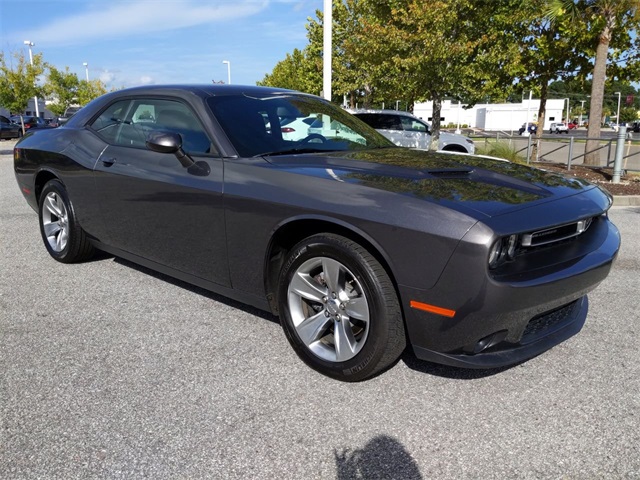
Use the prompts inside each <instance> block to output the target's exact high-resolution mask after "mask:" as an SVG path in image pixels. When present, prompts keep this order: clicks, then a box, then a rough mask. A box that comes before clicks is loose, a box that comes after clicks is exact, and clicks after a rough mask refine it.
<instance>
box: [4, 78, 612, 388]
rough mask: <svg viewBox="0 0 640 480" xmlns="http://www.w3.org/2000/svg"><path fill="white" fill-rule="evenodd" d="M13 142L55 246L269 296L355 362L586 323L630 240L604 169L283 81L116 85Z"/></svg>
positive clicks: (511, 355)
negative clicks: (525, 154)
mask: <svg viewBox="0 0 640 480" xmlns="http://www.w3.org/2000/svg"><path fill="white" fill-rule="evenodd" d="M149 115H151V116H152V117H153V119H154V120H153V121H150V120H149V119H148V118H147V117H148V116H149ZM283 117H286V118H294V117H295V118H298V119H304V118H315V119H318V120H321V122H320V123H319V125H318V126H317V127H314V129H313V132H309V133H308V135H307V136H306V137H304V138H300V139H296V140H287V139H285V138H284V137H283V132H282V131H281V129H280V128H269V125H279V124H280V119H281V118H283ZM323 132H324V133H326V134H327V135H324V134H323ZM14 159H15V160H14V161H15V173H16V178H17V181H18V185H19V188H20V191H21V192H22V193H23V195H24V196H25V198H26V200H27V202H28V203H29V205H30V206H31V207H32V208H33V209H34V210H36V211H37V212H38V218H39V222H40V231H41V233H42V237H43V241H44V245H45V247H46V249H47V250H48V252H49V254H50V255H51V256H52V257H53V258H54V259H56V260H58V261H60V262H64V263H71V262H78V261H81V260H86V259H88V258H89V257H91V255H92V254H93V253H94V251H95V250H96V249H99V250H104V251H105V252H109V253H111V254H113V255H117V256H120V257H123V258H125V259H129V260H131V261H133V262H137V263H139V264H141V265H144V266H146V267H149V268H152V269H155V270H157V271H160V272H163V273H165V274H168V275H171V276H174V277H176V278H179V279H182V280H185V281H188V282H191V283H193V284H195V285H198V286H201V287H204V288H207V289H209V290H212V291H214V292H218V293H221V294H223V295H226V296H228V297H231V298H234V299H237V300H240V301H242V302H245V303H248V304H251V305H254V306H256V307H259V308H261V309H264V310H267V311H270V312H272V313H273V314H275V315H278V316H279V317H280V321H281V324H282V326H283V329H284V332H285V334H286V336H287V338H288V339H289V341H290V343H291V345H292V346H293V348H294V349H295V351H296V352H297V353H298V355H299V356H300V357H301V358H302V359H303V360H304V361H305V362H306V363H307V364H308V365H310V366H311V367H313V368H315V369H316V370H318V371H320V372H322V373H324V374H326V375H329V376H331V377H334V378H338V379H341V380H349V381H355V380H362V379H365V378H367V377H370V376H372V375H375V374H376V373H377V372H380V371H382V370H383V369H385V368H386V367H388V366H390V365H392V364H393V363H394V362H395V361H396V359H397V358H398V357H399V356H400V354H401V353H402V351H403V350H404V348H405V345H406V342H407V341H408V342H409V343H410V344H411V346H412V348H413V351H414V352H415V354H416V355H417V356H418V357H419V358H421V359H425V360H430V361H434V362H439V363H443V364H447V365H454V366H460V367H478V368H490V367H499V366H505V365H511V364H514V363H516V362H521V361H523V360H526V359H528V358H530V357H532V356H535V355H538V354H540V353H542V352H543V351H545V350H547V349H549V348H550V347H552V346H554V345H556V344H558V343H560V342H562V341H563V340H565V339H567V338H569V337H570V336H572V335H574V334H576V333H577V332H578V331H579V330H580V329H581V328H582V326H583V324H584V322H585V318H586V315H587V297H586V294H587V293H588V292H589V291H590V290H592V289H593V288H595V287H596V286H597V285H598V284H599V283H600V282H601V281H602V280H604V278H605V277H606V276H607V274H608V272H609V270H610V268H611V265H612V263H613V260H614V258H615V257H616V254H617V252H618V249H619V245H620V237H619V233H618V231H617V229H616V228H615V226H614V225H613V224H612V223H611V222H610V221H609V218H608V216H607V211H608V209H609V207H610V206H611V203H612V199H611V197H610V196H609V195H608V194H607V193H605V192H604V191H603V190H601V189H600V188H598V187H596V186H594V185H591V184H589V183H586V182H584V181H582V180H578V179H569V178H565V177H562V176H557V175H554V174H551V173H548V172H544V171H542V170H538V169H534V168H530V167H527V166H522V165H517V164H513V163H509V162H507V161H501V160H497V159H490V158H480V157H474V156H471V155H464V154H452V153H447V152H443V153H440V152H427V151H420V150H411V149H406V148H402V147H396V146H394V145H393V144H392V143H391V142H390V141H389V140H387V139H386V138H384V137H383V136H382V135H380V134H379V133H377V132H376V131H375V130H374V129H372V128H371V127H369V126H367V125H366V124H364V123H362V122H361V121H360V120H358V119H357V118H355V117H354V116H352V115H350V114H349V113H347V112H345V111H344V110H342V109H340V108H338V107H336V106H334V105H333V104H331V103H330V102H327V101H325V100H323V99H321V98H318V97H315V96H311V95H306V94H302V93H297V92H293V91H288V90H280V89H274V88H262V87H242V86H232V85H213V86H211V85H209V86H201V87H198V86H165V87H162V86H153V87H140V88H134V89H128V90H121V91H118V92H113V93H109V94H107V95H104V96H102V97H100V98H98V99H96V100H94V101H93V102H91V103H90V104H89V105H87V106H86V107H84V108H83V109H82V110H81V111H79V112H78V113H77V114H76V115H74V117H73V118H72V119H71V120H69V122H68V123H67V125H66V127H65V128H59V129H51V130H48V131H43V132H40V133H38V134H37V135H32V134H28V135H25V136H24V137H23V138H22V139H21V140H20V141H19V142H18V143H17V145H16V147H15V152H14ZM141 294H142V292H141ZM176 314H177V315H179V312H176ZM88 321H93V319H88ZM238 341H242V339H238ZM584 354H585V355H588V354H589V353H588V352H584Z"/></svg>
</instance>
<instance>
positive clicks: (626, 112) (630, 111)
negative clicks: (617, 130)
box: [620, 107, 640, 123]
mask: <svg viewBox="0 0 640 480" xmlns="http://www.w3.org/2000/svg"><path fill="white" fill-rule="evenodd" d="M638 118H640V117H639V116H638V109H637V108H634V107H623V108H621V109H620V121H621V122H625V123H629V122H634V121H636V120H638Z"/></svg>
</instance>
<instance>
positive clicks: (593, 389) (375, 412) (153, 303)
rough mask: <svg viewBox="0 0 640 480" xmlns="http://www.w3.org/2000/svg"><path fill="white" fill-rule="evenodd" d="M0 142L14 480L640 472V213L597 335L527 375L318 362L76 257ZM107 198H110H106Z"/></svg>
mask: <svg viewBox="0 0 640 480" xmlns="http://www.w3.org/2000/svg"><path fill="white" fill-rule="evenodd" d="M13 144H14V142H6V141H3V142H0V246H1V249H2V256H1V257H0V371H1V372H2V373H1V375H0V421H1V430H0V478H3V479H32V478H46V479H74V478H122V479H132V478H152V479H165V478H167V479H176V478H216V479H217V478H221V479H224V478H242V479H245V478H250V479H274V478H279V479H333V478H337V479H352V478H362V479H382V478H384V479H391V478H394V479H421V478H422V479H430V478H438V479H466V478H468V479H476V478H500V479H504V478H563V479H584V478H629V479H640V394H639V393H638V392H640V365H639V362H638V352H639V343H640V342H639V341H638V336H639V334H640V313H639V311H640V309H639V308H638V298H640V297H639V295H638V294H639V293H640V288H639V279H640V249H638V244H639V243H638V241H639V240H638V239H639V238H640V208H638V207H614V208H613V209H612V211H611V217H612V218H613V220H614V222H615V223H616V224H617V225H618V227H619V228H620V230H621V232H622V236H623V246H622V250H621V253H620V256H619V258H618V261H617V263H616V265H615V267H614V269H613V271H612V273H611V275H610V276H609V278H608V279H607V280H606V281H605V282H603V284H602V285H600V286H599V288H598V289H597V290H595V291H594V292H593V293H592V294H591V295H590V304H591V310H590V314H589V317H588V320H587V323H586V325H585V327H584V329H583V330H582V332H581V333H580V334H578V335H577V336H575V337H573V338H572V339H570V340H569V341H567V342H565V343H564V344H561V345H559V346H558V347H556V348H554V349H552V350H550V351H548V352H546V353H545V354H543V355H541V356H539V357H537V358H534V359H532V360H530V361H528V362H525V363H524V364H521V365H518V366H516V367H513V368H510V369H504V370H499V371H489V372H475V371H466V370H457V369H453V368H448V367H440V366H436V365H433V364H429V363H426V362H420V361H418V360H416V359H415V357H413V355H412V354H410V353H405V355H404V356H403V357H402V359H401V360H400V361H399V362H398V364H397V365H395V366H394V367H393V368H392V369H390V370H389V371H387V372H386V373H384V374H383V375H381V376H378V377H376V378H374V379H372V380H370V381H367V382H363V383H358V384H345V383H340V382H336V381H333V380H330V379H328V378H325V377H323V376H321V375H319V374H317V373H315V372H314V371H312V370H310V369H309V368H307V367H306V366H305V365H304V364H303V363H302V362H301V361H299V360H298V358H297V357H296V355H295V354H294V352H293V350H292V349H291V348H290V347H289V345H288V343H287V341H286V339H285V337H284V334H283V333H282V331H281V329H280V326H279V324H278V323H277V320H276V319H275V318H274V317H271V316H270V315H267V314H263V313H261V312H259V311H256V310H254V309H252V308H249V307H246V306H243V305H241V304H238V303H236V302H232V301H229V300H226V299H224V298H223V297H220V296H217V295H214V294H211V293H208V292H206V291H204V290H201V289H198V288H194V287H191V286H189V285H187V284H184V283H181V282H178V281H174V280H172V279H170V278H168V277H165V276H161V275H157V274H154V273H151V272H150V271H148V270H146V269H143V268H140V267H137V266H135V265H133V264H131V263H129V262H125V261H122V260H119V259H116V258H114V257H110V256H106V255H105V256H101V257H99V258H98V259H96V260H94V261H91V262H89V263H85V264H79V265H63V264H60V263H57V262H55V261H54V260H53V259H51V258H50V257H49V256H48V254H47V252H46V250H45V248H44V247H43V246H42V242H41V239H40V234H39V230H38V221H37V216H36V214H35V212H33V211H32V210H31V209H30V208H29V207H28V206H27V204H26V202H25V201H24V200H23V198H22V195H21V194H20V191H19V190H18V187H17V185H16V182H15V178H14V176H13V170H12V168H13V162H12V157H11V148H12V146H13ZM105 200H107V199H105Z"/></svg>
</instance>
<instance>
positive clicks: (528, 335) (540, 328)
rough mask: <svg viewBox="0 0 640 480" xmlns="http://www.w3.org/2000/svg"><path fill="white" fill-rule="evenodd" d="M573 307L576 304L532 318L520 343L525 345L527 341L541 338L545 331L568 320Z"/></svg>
mask: <svg viewBox="0 0 640 480" xmlns="http://www.w3.org/2000/svg"><path fill="white" fill-rule="evenodd" d="M575 306H576V302H573V303H570V304H569V305H565V306H564V307H560V308H558V309H556V310H552V311H550V312H547V313H543V314H541V315H538V316H537V317H533V318H532V319H531V320H530V321H529V323H528V324H527V327H526V328H525V329H524V333H523V334H522V343H527V341H531V340H533V339H535V338H537V337H539V336H541V335H542V334H543V333H544V332H545V331H546V330H548V329H550V328H552V327H555V326H556V325H560V324H562V323H564V322H565V321H567V320H569V319H570V318H571V317H572V314H573V310H574V308H575Z"/></svg>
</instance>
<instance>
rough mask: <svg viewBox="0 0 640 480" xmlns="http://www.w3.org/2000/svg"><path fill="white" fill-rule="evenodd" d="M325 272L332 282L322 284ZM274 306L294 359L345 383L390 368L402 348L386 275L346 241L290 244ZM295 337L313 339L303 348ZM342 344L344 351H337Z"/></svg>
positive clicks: (325, 238)
mask: <svg viewBox="0 0 640 480" xmlns="http://www.w3.org/2000/svg"><path fill="white" fill-rule="evenodd" d="M333 268H337V270H332V269H333ZM327 271H329V272H331V271H334V272H336V277H335V282H334V281H332V280H329V281H327V280H325V279H326V278H327V274H326V272H327ZM329 276H330V275H329ZM301 279H302V280H301ZM307 281H308V282H309V283H304V282H307ZM300 285H302V286H303V287H306V286H308V285H311V288H310V289H309V290H310V291H311V292H312V294H314V295H316V294H317V296H318V298H317V299H314V300H311V299H310V298H308V297H307V298H304V297H303V295H301V294H300V293H299V292H300V290H299V288H298V286H300ZM334 285H337V286H338V287H337V288H332V287H333V286H334ZM303 287H300V288H303ZM334 290H335V292H337V296H336V295H332V294H333V293H334ZM278 303H279V312H280V323H281V324H282V327H283V329H284V332H285V334H286V336H287V339H288V340H289V342H290V343H291V345H292V346H293V348H294V350H295V351H296V353H297V354H298V356H299V357H300V358H301V359H302V360H303V361H304V362H305V363H306V364H307V365H309V366H310V367H311V368H313V369H314V370H317V371H318V372H320V373H322V374H324V375H327V376H329V377H332V378H335V379H338V380H342V381H349V382H355V381H360V380H364V379H366V378H369V377H371V376H373V375H375V374H377V373H379V372H380V371H382V370H384V369H385V368H387V367H389V366H390V365H392V364H393V363H394V362H395V361H396V360H397V359H398V358H399V356H400V354H401V353H402V351H403V350H404V348H405V346H406V338H405V331H404V323H403V320H402V312H401V309H400V305H399V303H398V298H397V295H396V291H395V288H394V285H393V283H392V281H391V279H390V278H389V275H388V274H387V272H386V271H385V269H384V268H383V267H382V265H380V263H379V262H378V261H377V260H376V259H375V258H374V257H373V256H372V255H371V254H370V253H369V252H368V251H367V250H366V249H365V248H363V247H362V246H361V245H359V244H357V243H355V242H353V241H351V240H349V239H347V238H344V237H341V236H338V235H334V234H318V235H314V236H311V237H309V238H306V239H304V240H302V241H301V242H299V243H298V244H297V245H296V246H295V247H293V249H292V250H291V251H290V252H289V254H288V257H287V259H286V261H285V263H284V266H283V267H282V270H281V273H280V279H279V287H278ZM364 312H366V315H365V313H364ZM314 319H315V320H314ZM305 324H306V325H307V326H308V327H309V328H308V329H307V330H305V329H304V325H305ZM336 329H338V330H336ZM336 332H338V333H336ZM301 334H305V335H307V336H311V337H312V339H313V340H312V339H309V343H307V342H305V340H303V338H302V337H301ZM341 338H342V339H343V340H340V339H341ZM332 342H333V344H332ZM345 342H347V343H345ZM342 344H344V345H348V348H344V347H343V348H339V345H342ZM334 357H335V358H334Z"/></svg>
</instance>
